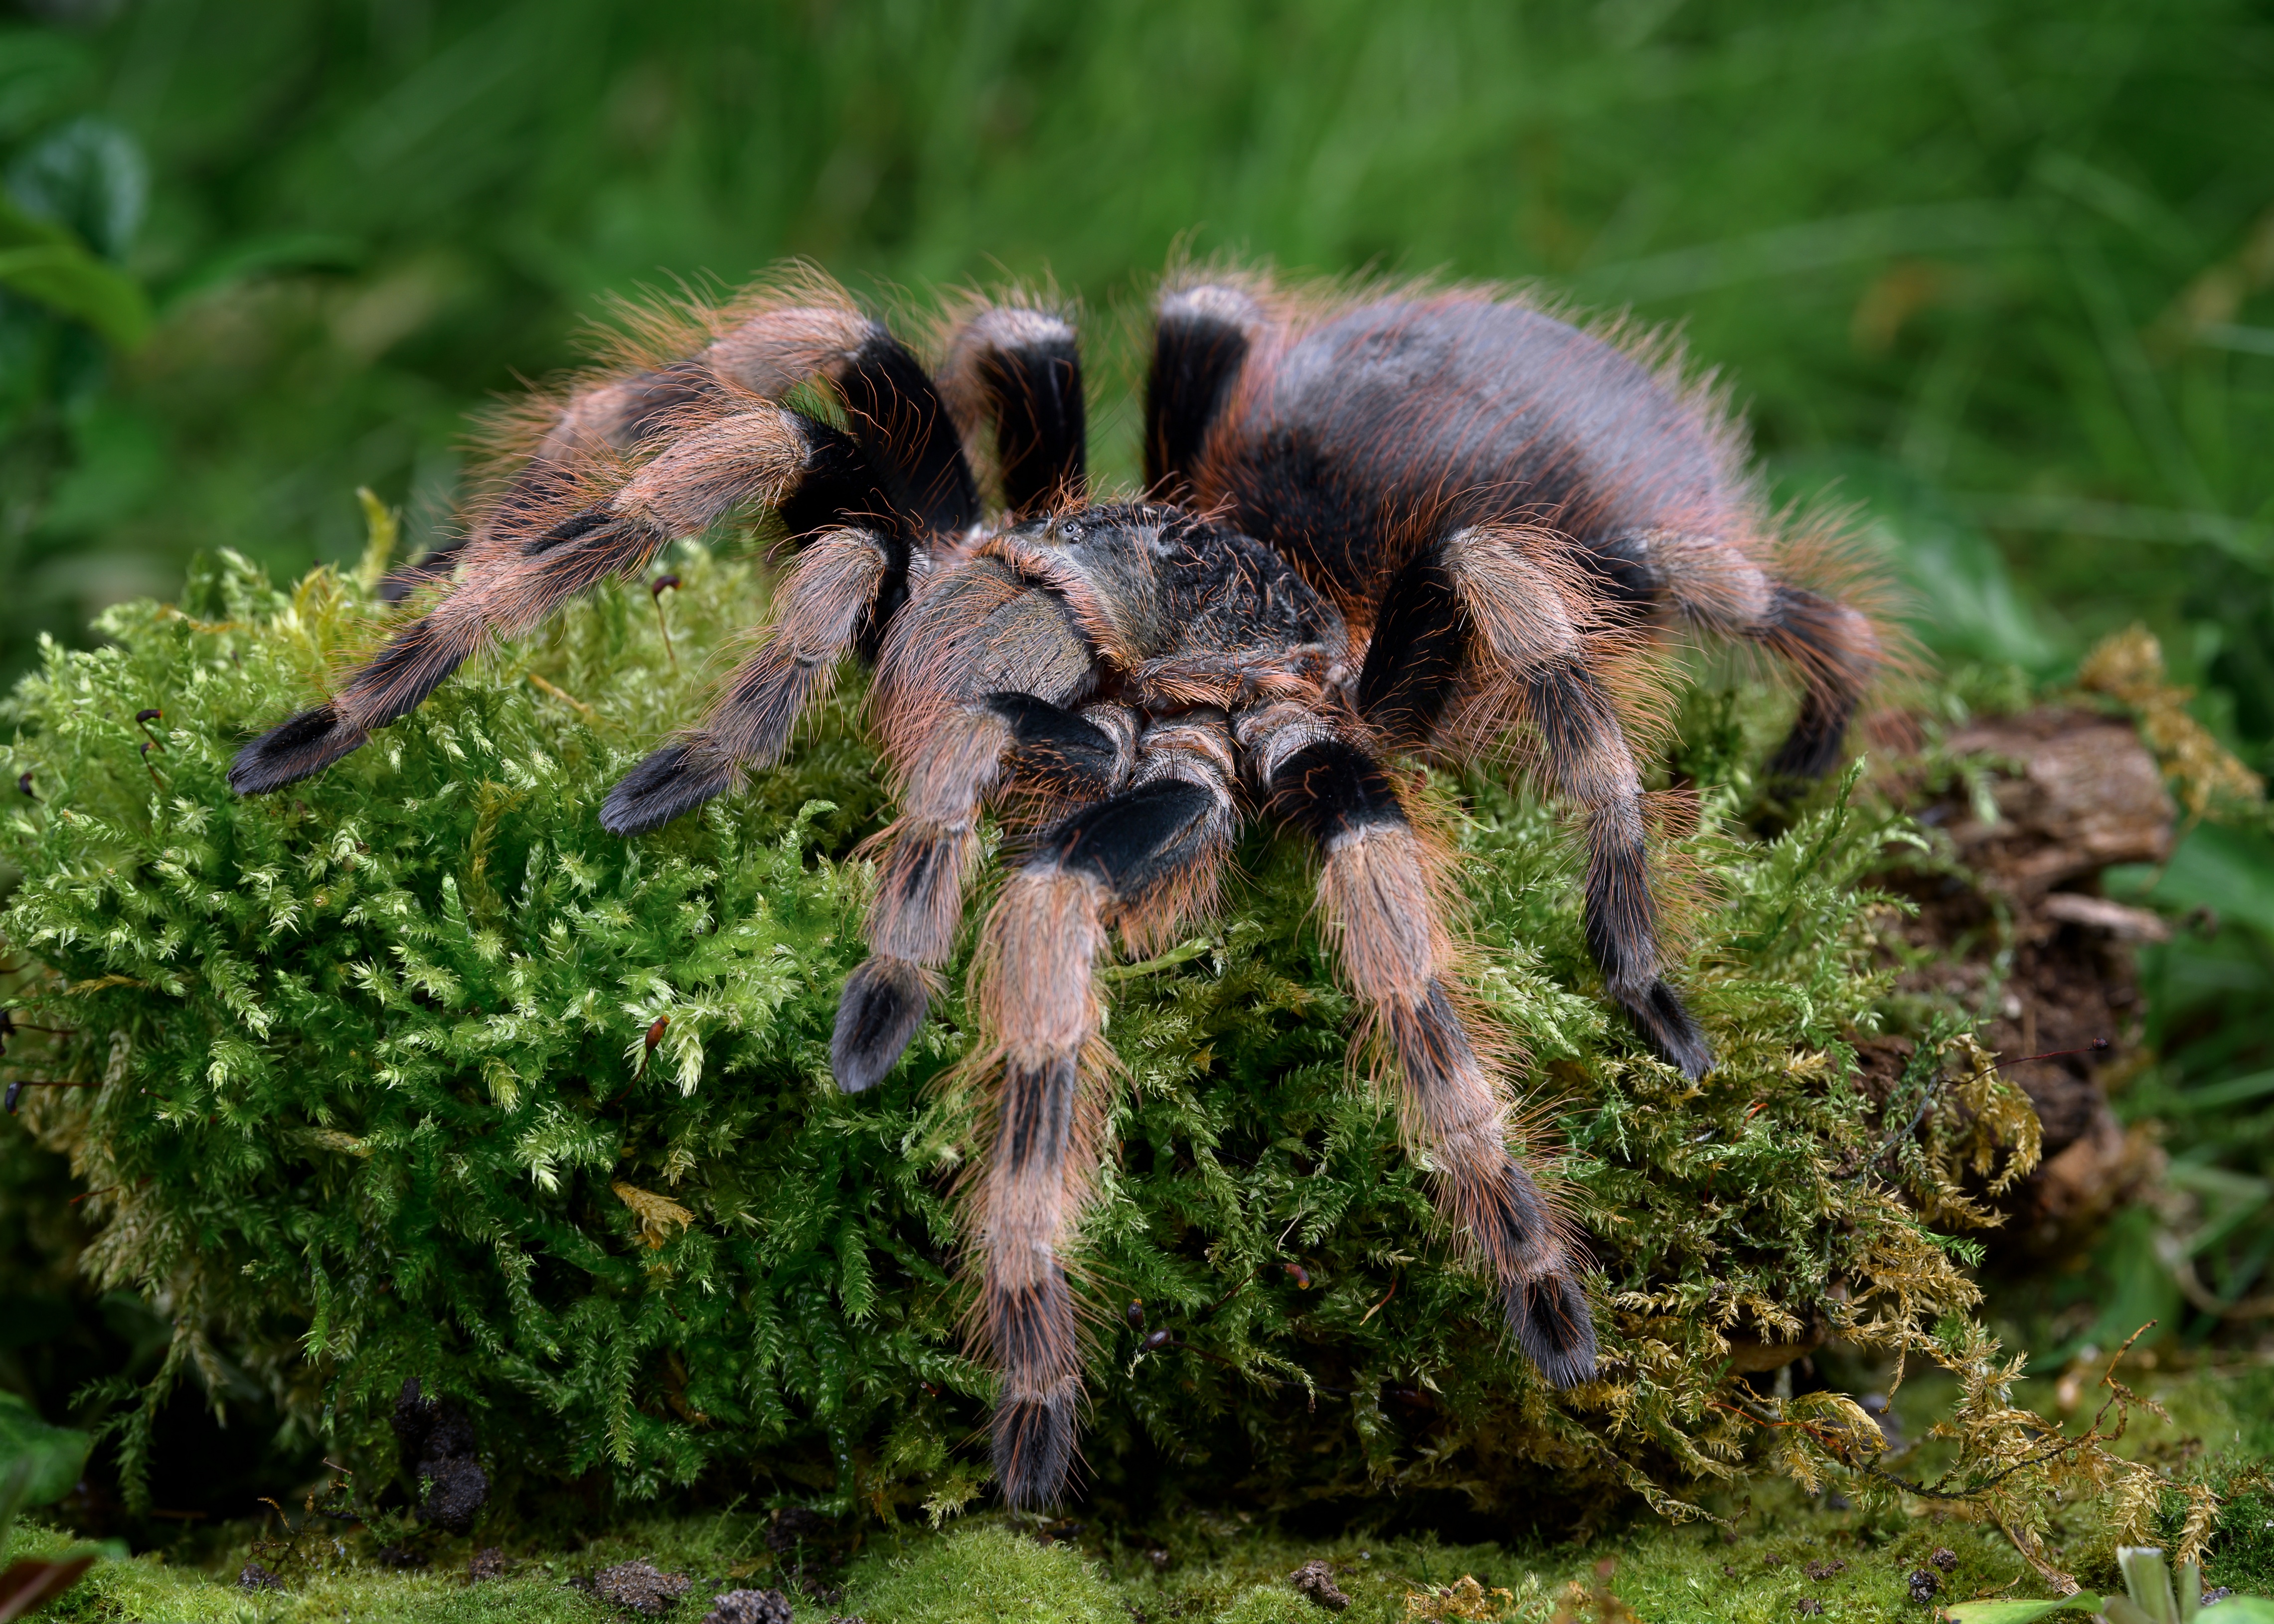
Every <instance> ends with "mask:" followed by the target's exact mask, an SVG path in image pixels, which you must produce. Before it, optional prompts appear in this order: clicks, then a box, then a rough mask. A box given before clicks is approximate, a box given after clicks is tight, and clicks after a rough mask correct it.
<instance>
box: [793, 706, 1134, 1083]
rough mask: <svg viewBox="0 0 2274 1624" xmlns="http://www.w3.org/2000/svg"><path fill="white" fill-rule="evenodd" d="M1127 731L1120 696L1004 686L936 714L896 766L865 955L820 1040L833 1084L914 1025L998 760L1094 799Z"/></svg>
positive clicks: (950, 931)
mask: <svg viewBox="0 0 2274 1624" xmlns="http://www.w3.org/2000/svg"><path fill="white" fill-rule="evenodd" d="M1135 737H1136V718H1134V717H1133V715H1132V714H1131V713H1130V712H1129V711H1126V710H1124V709H1123V708H1122V707H1121V706H1119V705H1115V704H1096V705H1087V706H1084V707H1082V708H1081V710H1079V711H1070V710H1067V709H1065V708H1064V707H1062V706H1060V705H1058V704H1056V703H1052V702H1051V701H1050V700H1047V699H1043V698H1040V697H1038V696H1036V695H1034V694H1031V693H1023V692H1018V691H1013V690H1002V691H998V692H994V693H990V694H988V695H985V696H984V697H983V698H982V699H980V700H979V701H977V702H976V703H971V704H968V705H964V706H960V707H959V708H957V709H955V710H954V711H950V712H948V713H946V714H945V715H944V716H943V717H941V718H939V719H938V720H937V724H936V726H934V728H933V730H932V731H931V733H930V734H929V735H928V736H927V737H926V739H925V740H924V741H923V744H922V747H921V748H920V749H919V750H918V751H917V752H916V753H915V756H914V758H913V761H912V763H911V765H910V766H909V768H908V770H907V772H906V774H905V775H904V777H905V782H904V783H903V785H902V786H901V789H900V797H899V799H900V817H899V819H898V820H897V821H896V822H894V823H893V824H892V827H891V828H890V829H889V830H887V831H885V834H884V835H883V836H882V837H880V838H881V839H882V841H883V842H884V846H885V854H884V858H883V861H882V862H881V863H880V864H879V873H878V878H877V898H876V900H875V902H874V903H872V904H871V905H870V910H869V921H868V929H867V933H866V934H867V937H868V942H869V949H870V951H869V957H868V958H867V959H862V961H861V963H859V964H858V965H856V966H854V969H853V973H852V974H850V975H848V976H847V977H846V979H845V990H844V991H843V993H841V994H840V996H839V998H838V1003H837V1026H836V1030H835V1032H834V1034H832V1037H831V1039H830V1045H829V1067H830V1071H831V1072H832V1074H833V1075H834V1076H835V1077H836V1079H837V1086H839V1087H840V1088H842V1089H843V1090H845V1092H846V1093H847V1094H857V1093H859V1092H860V1091H862V1089H865V1088H870V1087H872V1086H875V1085H876V1084H877V1082H878V1081H880V1080H882V1079H883V1078H884V1076H885V1073H886V1072H887V1071H891V1070H892V1067H893V1065H894V1064H896V1063H897V1062H898V1061H899V1060H900V1056H901V1054H902V1053H903V1052H904V1051H905V1050H906V1049H907V1046H908V1043H909V1041H911V1040H912V1039H913V1038H914V1037H915V1034H916V1029H917V1028H918V1027H919V1026H922V1025H923V1019H924V1014H925V1011H927V1010H928V1009H929V1008H930V1004H931V984H932V981H933V979H934V977H936V976H937V973H938V971H939V969H940V968H941V966H945V964H946V963H947V961H948V959H949V958H950V957H951V956H952V955H953V953H954V951H955V936H956V930H957V928H958V927H959V926H960V924H961V922H962V920H963V893H964V890H965V888H966V887H967V886H968V884H969V883H970V882H971V876H972V872H973V870H974V869H975V868H976V867H977V865H978V861H979V815H980V810H981V808H983V806H984V805H985V804H986V803H987V801H988V800H989V799H990V796H991V795H992V794H993V793H994V792H995V791H996V790H997V788H998V786H999V785H1000V784H1001V783H1002V781H1003V779H1004V777H1005V769H1006V768H1008V769H1012V770H1013V771H1016V772H1017V773H1018V775H1019V777H1020V778H1021V779H1022V780H1023V782H1024V784H1025V786H1026V787H1028V788H1029V789H1031V790H1035V791H1038V792H1040V793H1044V794H1055V795H1058V796H1063V797H1065V798H1067V799H1072V800H1076V801H1094V800H1096V799H1097V798H1098V797H1100V796H1103V795H1105V794H1107V793H1111V791H1113V790H1114V789H1117V788H1118V787H1119V786H1121V784H1122V783H1123V782H1124V781H1125V780H1126V778H1127V776H1128V772H1129V767H1130V763H1131V760H1132V757H1133V746H1134V741H1135Z"/></svg>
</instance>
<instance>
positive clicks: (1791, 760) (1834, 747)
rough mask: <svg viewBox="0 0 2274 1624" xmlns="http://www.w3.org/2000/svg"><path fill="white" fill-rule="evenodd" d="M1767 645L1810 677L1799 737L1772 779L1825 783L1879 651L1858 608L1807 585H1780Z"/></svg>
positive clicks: (1785, 747) (1773, 767)
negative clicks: (1824, 778)
mask: <svg viewBox="0 0 2274 1624" xmlns="http://www.w3.org/2000/svg"><path fill="white" fill-rule="evenodd" d="M1759 635H1760V637H1761V639H1762V641H1763V642H1766V643H1770V644H1771V645H1772V646H1773V647H1776V648H1778V649H1780V650H1781V651H1782V652H1784V653H1785V654H1786V655H1788V657H1789V658H1791V659H1792V660H1793V662H1794V663H1795V664H1796V665H1798V666H1799V667H1800V669H1801V671H1802V672H1803V673H1804V674H1805V676H1806V678H1807V680H1808V691H1807V693H1806V695H1804V696H1803V698H1802V700H1801V702H1800V714H1799V715H1798V716H1797V717H1796V718H1794V720H1793V725H1792V732H1791V733H1790V734H1788V736H1787V737H1786V739H1785V741H1784V743H1783V744H1782V745H1781V747H1780V748H1778V750H1777V753H1776V755H1775V756H1773V758H1771V760H1770V762H1769V766H1768V771H1769V775H1770V776H1771V777H1772V778H1822V777H1823V776H1824V775H1825V774H1826V773H1827V772H1829V771H1832V770H1833V769H1834V767H1836V766H1838V765H1839V764H1840V757H1841V743H1842V742H1843V741H1845V740H1846V738H1847V736H1848V725H1849V723H1850V722H1851V721H1853V720H1854V719H1855V717H1856V705H1857V704H1858V703H1860V702H1861V700H1862V698H1863V695H1864V685H1865V684H1866V683H1867V682H1869V681H1870V680H1871V668H1872V666H1873V665H1874V664H1875V663H1876V657H1877V655H1878V652H1879V650H1878V649H1877V647H1876V646H1874V640H1873V639H1872V638H1871V631H1870V628H1869V626H1868V624H1867V623H1866V622H1865V621H1864V618H1863V617H1862V616H1861V615H1859V614H1857V613H1856V612H1855V611H1854V610H1852V609H1849V608H1847V607H1846V606H1845V605H1841V604H1837V603H1834V601H1833V600H1832V599H1830V598H1826V597H1824V596H1822V595H1821V594H1819V593H1816V592H1811V591H1809V590H1807V589H1806V588H1804V587H1796V586H1790V585H1787V584H1786V583H1783V582H1779V583H1777V585H1776V587H1775V589H1774V594H1773V598H1771V600H1770V605H1769V614H1768V621H1767V624H1766V626H1765V627H1764V628H1762V631H1761V633H1760V634H1759Z"/></svg>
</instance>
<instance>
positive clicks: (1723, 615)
mask: <svg viewBox="0 0 2274 1624" xmlns="http://www.w3.org/2000/svg"><path fill="white" fill-rule="evenodd" d="M1583 561H1584V562H1585V564H1586V565H1587V567H1588V568H1590V569H1591V570H1593V571H1594V572H1596V573H1597V574H1598V575H1600V577H1601V579H1602V583H1603V585H1604V586H1605V587H1606V588H1607V589H1608V591H1609V594H1610V595H1611V596H1612V598H1614V599H1615V601H1618V602H1620V603H1623V604H1629V605H1634V606H1636V607H1638V608H1646V607H1649V606H1653V605H1656V604H1657V603H1660V602H1663V603H1665V604H1667V605H1669V606H1670V607H1671V608H1672V609H1673V610H1674V611H1675V613H1677V614H1679V615H1680V616H1681V617H1682V618H1683V620H1688V621H1690V623H1691V624H1693V625H1696V626H1699V627H1704V628H1709V629H1711V630H1714V631H1718V632H1721V633H1724V634H1727V635H1734V636H1740V637H1744V638H1747V639H1749V640H1751V641H1752V642H1754V643H1759V644H1760V645H1761V646H1762V647H1763V648H1765V649H1767V650H1769V651H1770V652H1772V653H1773V654H1776V655H1778V656H1780V657H1781V658H1783V659H1784V660H1785V661H1787V662H1788V664H1789V665H1792V666H1793V668H1794V669H1795V670H1796V672H1798V673H1799V674H1800V678H1801V680H1802V682H1803V684H1804V685H1805V687H1804V688H1803V693H1802V695H1801V702H1800V713H1799V715H1798V716H1797V717H1796V718H1794V721H1793V725H1792V731H1791V733H1788V734H1787V735H1786V737H1785V741H1784V742H1783V744H1782V745H1781V746H1780V747H1779V748H1778V749H1777V752H1776V754H1775V755H1774V756H1771V757H1770V758H1769V763H1768V774H1769V777H1770V778H1782V779H1810V778H1822V777H1823V776H1824V775H1825V774H1826V773H1827V772H1829V771H1832V769H1833V768H1834V767H1836V766H1838V765H1839V764H1840V757H1841V743H1842V741H1843V740H1844V739H1845V738H1846V736H1847V733H1848V725H1849V723H1850V722H1851V721H1853V720H1854V719H1855V716H1856V707H1857V706H1858V705H1859V704H1860V703H1862V701H1863V696H1864V690H1865V689H1866V688H1869V687H1870V686H1871V678H1872V676H1873V674H1874V673H1876V672H1877V671H1878V670H1879V665H1880V662H1881V658H1882V653H1881V648H1880V643H1879V633H1878V631H1877V630H1876V629H1875V628H1873V626H1872V624H1871V619H1870V617H1869V616H1867V615H1865V614H1864V613H1862V612H1861V611H1860V610H1857V609H1856V608H1853V607H1851V606H1850V605H1847V604H1844V603H1841V602H1840V601H1839V600H1838V599H1836V598H1826V597H1825V596H1824V595H1823V594H1822V593H1820V592H1814V591H1811V590H1809V589H1808V588H1806V587H1802V586H1796V585H1794V584H1793V583H1790V582H1788V581H1781V580H1778V579H1776V578H1775V577H1774V576H1773V575H1770V574H1769V573H1768V572H1767V571H1766V570H1765V569H1763V568H1761V567H1760V566H1759V565H1758V564H1757V563H1755V562H1754V561H1753V560H1751V558H1749V557H1748V556H1747V555H1746V554H1745V553H1744V552H1743V550H1742V549H1740V548H1738V547H1736V546H1735V545H1731V544H1730V543H1728V541H1725V540H1723V539H1721V538H1718V537H1713V536H1698V535H1691V534H1689V533H1686V532H1683V531H1679V530H1636V531H1630V532H1628V533H1625V534H1623V535H1620V536H1616V537H1613V538H1610V539H1609V540H1608V541H1605V542H1603V543H1600V544H1599V545H1597V546H1596V547H1595V548H1594V549H1593V551H1592V553H1588V554H1585V555H1583Z"/></svg>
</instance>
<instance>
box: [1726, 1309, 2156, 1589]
mask: <svg viewBox="0 0 2274 1624" xmlns="http://www.w3.org/2000/svg"><path fill="white" fill-rule="evenodd" d="M2155 1327H2156V1321H2154V1320H2153V1319H2150V1320H2149V1321H2148V1323H2147V1324H2145V1325H2143V1326H2142V1327H2140V1328H2139V1329H2138V1330H2136V1331H2135V1332H2133V1333H2132V1335H2129V1336H2127V1337H2126V1338H2125V1339H2124V1345H2123V1346H2122V1347H2121V1348H2119V1349H2118V1350H2116V1354H2115V1357H2113V1358H2112V1359H2110V1360H2109V1361H2108V1368H2107V1369H2106V1370H2105V1371H2104V1372H2101V1377H2100V1382H2101V1385H2102V1386H2103V1387H2106V1388H2108V1389H2109V1395H2108V1397H2107V1398H2106V1399H2105V1400H2104V1401H2103V1402H2102V1403H2101V1406H2100V1408H2099V1410H2097V1411H2096V1412H2095V1413H2094V1415H2093V1417H2092V1425H2090V1427H2088V1428H2086V1429H2085V1430H2084V1431H2083V1432H2081V1433H2079V1434H2078V1435H2077V1436H2076V1437H2074V1438H2064V1439H2063V1440H2061V1441H2060V1442H2059V1444H2056V1445H2055V1446H2054V1447H2052V1448H2050V1449H2047V1450H2045V1451H2044V1453H2042V1454H2039V1455H2029V1456H2026V1457H2024V1458H2023V1459H2022V1460H2018V1461H2016V1462H2014V1463H2013V1464H2012V1465H2010V1466H2007V1467H2002V1468H2000V1469H1999V1470H1997V1471H1994V1472H1992V1473H1991V1474H1990V1476H1988V1477H1984V1479H1982V1481H1981V1482H1979V1483H1977V1484H1972V1485H1969V1486H1968V1487H1966V1488H1963V1489H1959V1490H1955V1491H1953V1490H1949V1489H1941V1488H1933V1487H1930V1486H1929V1485H1926V1484H1924V1483H1913V1482H1912V1481H1911V1480H1910V1479H1909V1478H1908V1477H1901V1476H1899V1475H1898V1474H1896V1473H1894V1472H1891V1471H1889V1470H1886V1468H1885V1467H1882V1466H1876V1465H1873V1464H1872V1463H1871V1462H1869V1461H1858V1462H1853V1464H1854V1466H1855V1469H1856V1470H1858V1471H1862V1472H1865V1473H1868V1474H1869V1475H1870V1476H1871V1477H1877V1478H1879V1480H1880V1481H1881V1482H1882V1483H1887V1484H1892V1485H1894V1486H1895V1487H1896V1488H1899V1489H1901V1490H1902V1491H1903V1492H1906V1493H1909V1494H1916V1495H1919V1496H1921V1497H1922V1498H1924V1499H1926V1500H1972V1499H1973V1498H1974V1497H1975V1496H1977V1495H1978V1494H1980V1493H1982V1492H1984V1490H1987V1489H1991V1488H1993V1487H1995V1486H1996V1485H1999V1484H2000V1483H2003V1482H2004V1481H2005V1480H2006V1479H2007V1478H2008V1477H2012V1476H2013V1475H2014V1473H2015V1472H2017V1471H2021V1470H2025V1469H2026V1468H2029V1467H2031V1466H2042V1465H2043V1464H2044V1462H2047V1461H2052V1460H2058V1459H2059V1457H2060V1456H2062V1455H2068V1454H2071V1453H2073V1452H2074V1451H2075V1450H2078V1449H2081V1448H2082V1447H2084V1446H2085V1445H2087V1444H2090V1443H2097V1442H2098V1441H2100V1424H2101V1422H2102V1421H2103V1420H2104V1419H2105V1417H2107V1414H2108V1410H2109V1407H2110V1406H2111V1405H2112V1404H2115V1403H2116V1402H2119V1401H2120V1399H2122V1398H2123V1397H2124V1396H2125V1389H2123V1388H2120V1387H2118V1386H2117V1385H2116V1383H2115V1381H2114V1380H2112V1378H2113V1377H2114V1376H2115V1374H2116V1367H2117V1365H2119V1364H2120V1363H2121V1362H2122V1360H2123V1358H2124V1356H2125V1355H2126V1354H2127V1353H2129V1352H2130V1351H2131V1350H2132V1344H2133V1343H2134V1342H2138V1341H2139V1340H2140V1339H2141V1338H2142V1336H2145V1335H2147V1334H2148V1333H2149V1332H2150V1331H2151V1330H2153V1329H2154V1328H2155ZM1707 1402H1709V1403H1712V1404H1713V1405H1715V1406H1716V1407H1718V1408H1720V1409H1722V1410H1731V1411H1734V1412H1735V1413H1736V1414H1738V1415H1741V1416H1743V1417H1745V1418H1746V1419H1747V1420H1749V1421H1752V1422H1755V1423H1757V1424H1758V1425H1762V1426H1792V1427H1798V1428H1799V1429H1800V1430H1801V1431H1802V1432H1806V1433H1807V1434H1808V1435H1809V1436H1810V1437H1811V1438H1813V1439H1814V1440H1816V1441H1817V1442H1818V1444H1820V1445H1822V1446H1823V1447H1824V1448H1825V1450H1826V1453H1828V1454H1830V1455H1833V1456H1834V1458H1836V1459H1841V1460H1844V1459H1845V1457H1846V1455H1847V1449H1846V1447H1845V1440H1844V1438H1843V1437H1842V1435H1841V1434H1840V1433H1837V1432H1833V1431H1832V1430H1831V1429H1830V1428H1828V1427H1821V1426H1818V1425H1815V1424H1814V1423H1812V1422H1809V1421H1793V1420H1786V1419H1784V1418H1782V1417H1777V1416H1772V1415H1768V1414H1766V1413H1764V1412H1763V1411H1760V1410H1755V1409H1754V1408H1753V1407H1752V1406H1751V1405H1750V1404H1748V1403H1746V1402H1744V1401H1743V1399H1737V1400H1735V1401H1734V1402H1732V1401H1729V1400H1724V1399H1718V1398H1717V1399H1711V1400H1708V1401H1707ZM2123 1430H2124V1429H2123V1427H2122V1426H2121V1425H2119V1427H2118V1428H2117V1430H2116V1432H2115V1433H2114V1434H2112V1438H2111V1440H2110V1441H2113V1440H2114V1438H2115V1437H2120V1436H2122V1433H2123ZM2011 1537H2012V1536H2011V1535H2010V1534H2009V1535H2008V1536H2007V1538H2011ZM2027 1554H2028V1553H2026V1552H2024V1553H2023V1555H2024V1557H2025V1558H2026V1556H2027Z"/></svg>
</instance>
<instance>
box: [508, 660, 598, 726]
mask: <svg viewBox="0 0 2274 1624" xmlns="http://www.w3.org/2000/svg"><path fill="white" fill-rule="evenodd" d="M523 674H525V675H526V676H527V677H528V678H529V680H530V685H531V687H533V688H536V689H537V690H538V692H539V693H542V694H550V695H553V698H555V699H557V700H559V701H560V702H561V703H562V704H564V705H573V706H575V707H576V709H577V710H579V711H583V712H584V719H585V720H586V721H588V722H589V721H591V720H593V719H594V718H597V717H598V716H599V711H595V710H593V709H592V707H591V706H590V705H588V704H586V703H584V701H583V700H581V699H579V698H577V697H576V695H574V694H568V693H563V692H562V691H561V689H559V688H555V687H553V684H552V683H550V682H547V681H546V680H545V679H544V678H543V677H540V676H538V674H537V673H535V672H533V671H531V672H528V673H523Z"/></svg>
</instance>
